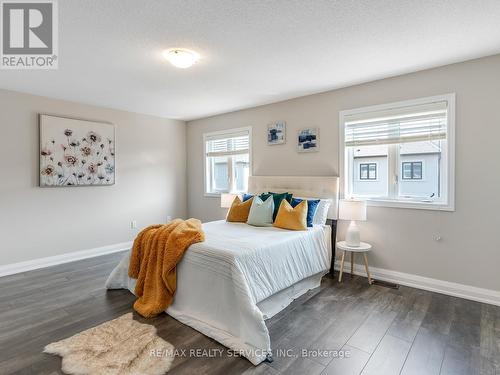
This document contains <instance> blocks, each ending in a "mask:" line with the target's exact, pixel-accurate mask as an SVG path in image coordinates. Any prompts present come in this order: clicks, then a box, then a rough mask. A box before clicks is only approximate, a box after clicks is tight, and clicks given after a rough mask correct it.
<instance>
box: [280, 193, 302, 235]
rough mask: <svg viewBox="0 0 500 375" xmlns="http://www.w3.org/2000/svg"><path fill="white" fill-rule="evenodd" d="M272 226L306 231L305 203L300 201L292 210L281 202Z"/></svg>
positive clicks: (287, 204) (285, 202)
mask: <svg viewBox="0 0 500 375" xmlns="http://www.w3.org/2000/svg"><path fill="white" fill-rule="evenodd" d="M273 226H275V227H278V228H283V229H291V230H307V202H306V201H302V202H300V203H299V204H297V205H296V206H295V208H293V207H292V206H291V205H290V203H288V201H287V200H285V199H284V200H282V201H281V205H280V208H279V210H278V215H276V220H275V221H274V224H273Z"/></svg>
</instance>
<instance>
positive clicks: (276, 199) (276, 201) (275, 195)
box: [260, 192, 292, 221]
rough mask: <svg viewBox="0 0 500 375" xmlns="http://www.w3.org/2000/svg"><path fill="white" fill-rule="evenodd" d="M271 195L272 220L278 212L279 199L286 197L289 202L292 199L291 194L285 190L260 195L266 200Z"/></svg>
mask: <svg viewBox="0 0 500 375" xmlns="http://www.w3.org/2000/svg"><path fill="white" fill-rule="evenodd" d="M271 195H272V197H273V200H274V212H273V221H274V220H275V219H276V215H277V214H278V210H279V208H280V205H281V201H282V200H283V199H286V200H287V201H288V203H290V202H291V201H292V194H289V193H288V192H286V193H272V192H269V193H263V194H261V195H260V197H261V198H262V199H264V200H266V199H267V198H268V197H269V196H271Z"/></svg>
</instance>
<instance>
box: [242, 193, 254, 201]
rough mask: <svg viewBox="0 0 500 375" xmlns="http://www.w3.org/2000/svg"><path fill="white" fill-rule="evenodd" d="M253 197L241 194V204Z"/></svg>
mask: <svg viewBox="0 0 500 375" xmlns="http://www.w3.org/2000/svg"><path fill="white" fill-rule="evenodd" d="M252 197H253V194H243V202H246V201H247V200H249V199H250V198H252Z"/></svg>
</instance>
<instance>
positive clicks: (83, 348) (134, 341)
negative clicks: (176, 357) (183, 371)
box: [44, 313, 174, 375]
mask: <svg viewBox="0 0 500 375" xmlns="http://www.w3.org/2000/svg"><path fill="white" fill-rule="evenodd" d="M132 316H133V315H132V313H128V314H125V315H123V316H121V317H119V318H117V319H114V320H110V321H109V322H106V323H103V324H101V325H98V326H97V327H94V328H90V329H88V330H86V331H83V332H80V333H78V334H76V335H74V336H71V337H69V338H67V339H64V340H61V341H57V342H54V343H52V344H49V345H47V346H46V347H45V349H44V352H45V353H50V354H57V355H59V356H61V357H62V371H64V372H65V373H66V374H72V375H98V374H109V375H114V374H116V375H118V374H120V375H137V374H142V375H161V374H164V373H166V372H167V371H168V370H169V368H170V365H171V364H172V361H173V350H174V347H173V346H172V345H171V344H170V343H168V342H166V341H165V340H163V339H162V338H160V337H158V336H157V335H156V328H155V327H153V326H151V325H148V324H142V323H139V322H137V321H135V320H133V319H132ZM153 353H156V354H153Z"/></svg>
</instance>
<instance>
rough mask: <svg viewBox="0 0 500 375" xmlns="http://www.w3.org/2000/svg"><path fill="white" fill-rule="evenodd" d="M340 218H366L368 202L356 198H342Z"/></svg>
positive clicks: (361, 219)
mask: <svg viewBox="0 0 500 375" xmlns="http://www.w3.org/2000/svg"><path fill="white" fill-rule="evenodd" d="M339 219H340V220H357V221H365V220H366V202H365V201H354V200H341V201H340V204H339Z"/></svg>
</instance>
